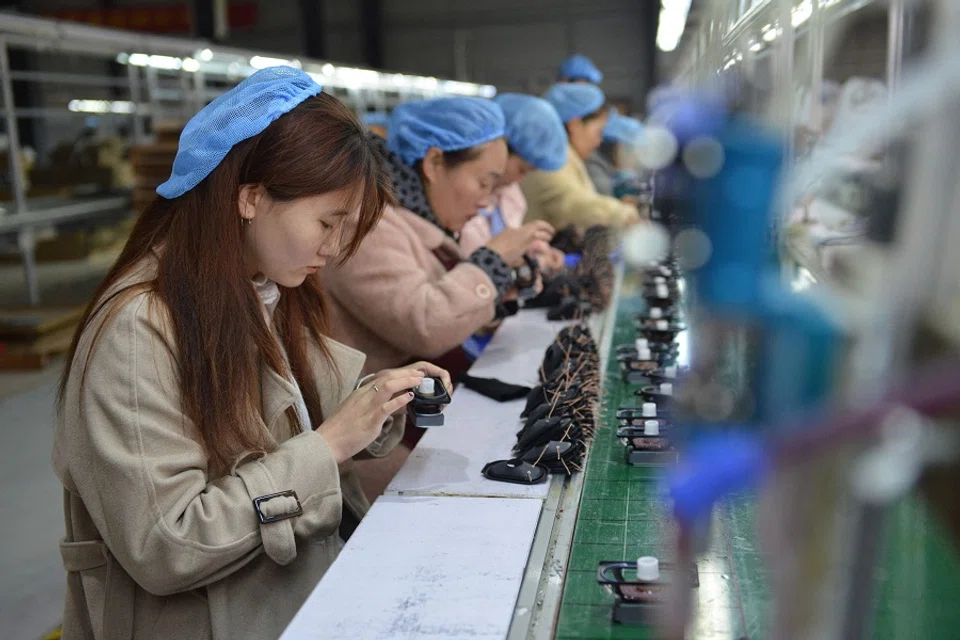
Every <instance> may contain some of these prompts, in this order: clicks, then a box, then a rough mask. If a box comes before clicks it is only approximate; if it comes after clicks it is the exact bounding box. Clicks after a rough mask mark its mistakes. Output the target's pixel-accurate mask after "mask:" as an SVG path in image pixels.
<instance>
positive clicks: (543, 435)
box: [517, 416, 573, 451]
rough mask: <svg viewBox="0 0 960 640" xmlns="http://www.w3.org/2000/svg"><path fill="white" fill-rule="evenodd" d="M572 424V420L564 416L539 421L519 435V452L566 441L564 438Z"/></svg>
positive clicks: (525, 428)
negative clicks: (557, 441)
mask: <svg viewBox="0 0 960 640" xmlns="http://www.w3.org/2000/svg"><path fill="white" fill-rule="evenodd" d="M572 422H573V421H572V420H571V419H570V418H566V417H563V416H553V417H550V418H542V419H540V420H537V421H536V422H534V423H533V424H531V425H530V426H529V427H524V428H523V429H522V430H521V431H520V433H518V434H517V450H518V451H524V450H526V449H529V448H530V447H534V446H537V445H544V444H547V443H548V442H550V441H551V440H564V439H566V438H565V437H564V436H565V434H566V433H567V429H568V427H570V425H571V423H572Z"/></svg>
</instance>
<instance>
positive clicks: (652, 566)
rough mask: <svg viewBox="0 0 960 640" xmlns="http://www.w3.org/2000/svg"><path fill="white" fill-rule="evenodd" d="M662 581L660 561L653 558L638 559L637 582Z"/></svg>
mask: <svg viewBox="0 0 960 640" xmlns="http://www.w3.org/2000/svg"><path fill="white" fill-rule="evenodd" d="M659 579H660V561H659V560H657V559H656V558H654V557H653V556H643V557H642V558H637V580H638V581H639V582H656V581H657V580H659Z"/></svg>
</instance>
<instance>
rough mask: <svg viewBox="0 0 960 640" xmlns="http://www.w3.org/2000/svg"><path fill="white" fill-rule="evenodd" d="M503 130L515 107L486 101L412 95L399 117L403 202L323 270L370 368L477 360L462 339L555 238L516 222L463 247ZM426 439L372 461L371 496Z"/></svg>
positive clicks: (395, 134) (499, 155)
mask: <svg viewBox="0 0 960 640" xmlns="http://www.w3.org/2000/svg"><path fill="white" fill-rule="evenodd" d="M503 135H504V117H503V111H502V110H501V109H500V107H499V106H497V105H496V104H495V103H493V102H491V101H490V100H484V99H482V98H465V97H458V98H435V99H432V100H419V101H413V102H407V103H404V104H401V105H400V106H398V107H397V108H396V109H394V111H393V113H392V114H391V118H390V126H389V135H388V140H387V142H386V144H384V145H383V146H382V152H383V155H384V158H385V160H386V162H387V164H388V165H389V170H390V172H391V173H392V175H393V182H394V193H395V195H396V197H397V199H398V200H399V206H396V207H388V208H387V211H386V213H384V216H383V219H382V220H381V221H380V224H379V225H377V227H376V228H375V229H374V230H373V231H372V232H371V233H370V235H369V236H368V237H367V239H366V240H364V242H363V243H362V244H361V245H360V248H359V249H358V251H357V253H356V255H355V256H353V257H352V258H351V259H349V260H347V261H346V262H344V263H343V264H342V265H337V266H335V267H328V268H327V269H325V270H324V272H323V283H324V287H325V290H326V291H327V292H328V293H329V294H330V297H331V299H332V303H333V304H332V305H331V307H332V310H334V311H335V317H337V318H339V320H340V321H339V322H337V323H336V325H335V331H336V333H335V334H334V335H335V337H336V338H337V339H338V340H341V341H343V342H345V343H347V344H349V345H351V346H353V347H355V348H357V349H360V350H361V351H363V352H364V353H366V354H367V366H368V369H369V370H371V371H373V370H377V369H379V368H385V367H396V366H401V365H403V364H405V363H407V362H410V361H412V360H415V359H417V358H430V359H432V358H436V357H440V356H444V361H447V362H456V363H457V364H458V366H459V367H462V368H465V367H466V366H468V364H469V361H468V359H467V357H466V355H465V354H463V352H462V350H460V348H459V346H460V344H461V343H462V342H463V341H464V340H466V339H467V338H468V337H469V336H470V335H471V334H473V333H474V332H475V331H477V330H478V329H480V328H481V327H484V326H485V325H487V324H488V323H490V322H491V321H492V320H494V319H495V318H496V317H497V309H498V306H499V303H500V302H501V301H502V300H503V299H504V297H506V296H508V295H510V294H511V292H512V291H513V290H514V287H513V274H512V267H514V266H518V265H520V264H522V263H523V256H524V254H525V253H526V252H527V251H528V250H529V249H530V248H531V246H532V245H533V244H535V243H536V242H538V241H540V242H548V241H549V240H550V238H551V237H552V235H553V229H552V228H551V227H550V225H548V224H546V223H537V224H534V225H527V226H525V227H521V228H519V229H506V230H504V231H503V232H502V233H500V234H499V235H497V236H494V237H493V238H491V239H490V240H488V241H487V242H486V244H485V245H484V246H482V247H480V248H478V249H476V250H475V251H473V252H472V253H470V254H469V255H465V254H463V253H462V252H461V250H460V247H459V246H458V245H457V241H456V234H458V233H459V232H460V230H461V229H462V228H463V226H464V224H466V222H467V221H468V220H470V218H472V217H473V216H475V215H477V213H478V212H479V211H480V210H481V209H485V208H487V207H489V206H490V203H491V194H492V192H493V188H494V186H495V185H496V184H497V182H499V181H500V180H501V179H502V177H503V175H504V171H505V167H506V164H507V155H508V152H507V143H506V141H505V140H504V139H503ZM411 433H415V432H413V431H412V430H411ZM415 442H416V439H415V437H409V438H407V439H406V443H405V444H406V445H407V447H406V448H405V447H403V446H400V447H397V449H396V450H395V451H394V453H393V454H392V455H391V456H390V457H389V458H388V459H383V460H376V461H373V460H367V461H363V465H362V469H361V475H362V479H363V482H364V490H365V491H366V492H367V495H368V496H370V497H372V496H376V495H379V494H380V493H381V492H382V491H383V489H384V488H385V487H386V485H387V483H388V482H389V480H390V478H392V477H393V474H394V473H395V472H396V470H397V469H399V467H400V465H401V464H402V463H403V460H404V459H405V458H406V454H407V453H408V452H409V446H412V445H413V444H415Z"/></svg>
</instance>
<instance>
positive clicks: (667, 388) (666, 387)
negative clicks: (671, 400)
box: [660, 382, 673, 396]
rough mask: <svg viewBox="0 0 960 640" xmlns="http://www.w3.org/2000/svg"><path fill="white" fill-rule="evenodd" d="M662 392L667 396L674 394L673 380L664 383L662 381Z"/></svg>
mask: <svg viewBox="0 0 960 640" xmlns="http://www.w3.org/2000/svg"><path fill="white" fill-rule="evenodd" d="M660 393H662V394H663V395H665V396H672V395H673V383H672V382H664V383H662V384H661V385H660Z"/></svg>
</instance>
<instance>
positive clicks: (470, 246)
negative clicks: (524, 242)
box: [460, 182, 527, 256]
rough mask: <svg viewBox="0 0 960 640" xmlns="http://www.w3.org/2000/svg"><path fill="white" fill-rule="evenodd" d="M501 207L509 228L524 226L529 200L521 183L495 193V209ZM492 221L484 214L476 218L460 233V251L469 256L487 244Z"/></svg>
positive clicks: (504, 221)
mask: <svg viewBox="0 0 960 640" xmlns="http://www.w3.org/2000/svg"><path fill="white" fill-rule="evenodd" d="M496 206H499V207H500V213H501V215H503V223H504V225H505V226H506V227H507V228H510V229H516V228H517V227H520V226H522V225H523V218H524V216H525V215H527V199H526V198H525V197H524V195H523V189H521V188H520V183H518V182H514V183H513V184H508V185H506V186H504V187H500V188H499V189H497V190H496V191H495V192H494V193H493V205H492V206H491V209H492V208H493V207H496ZM491 237H493V236H492V235H491V234H490V221H489V220H487V217H486V216H485V215H483V214H481V215H478V216H474V217H473V218H471V219H470V220H469V221H468V222H467V224H465V225H464V226H463V230H461V231H460V250H461V251H462V252H463V255H465V256H468V255H470V254H471V253H473V252H474V251H476V250H477V249H479V248H480V247H482V246H484V245H485V244H487V242H489V241H490V238H491Z"/></svg>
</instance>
